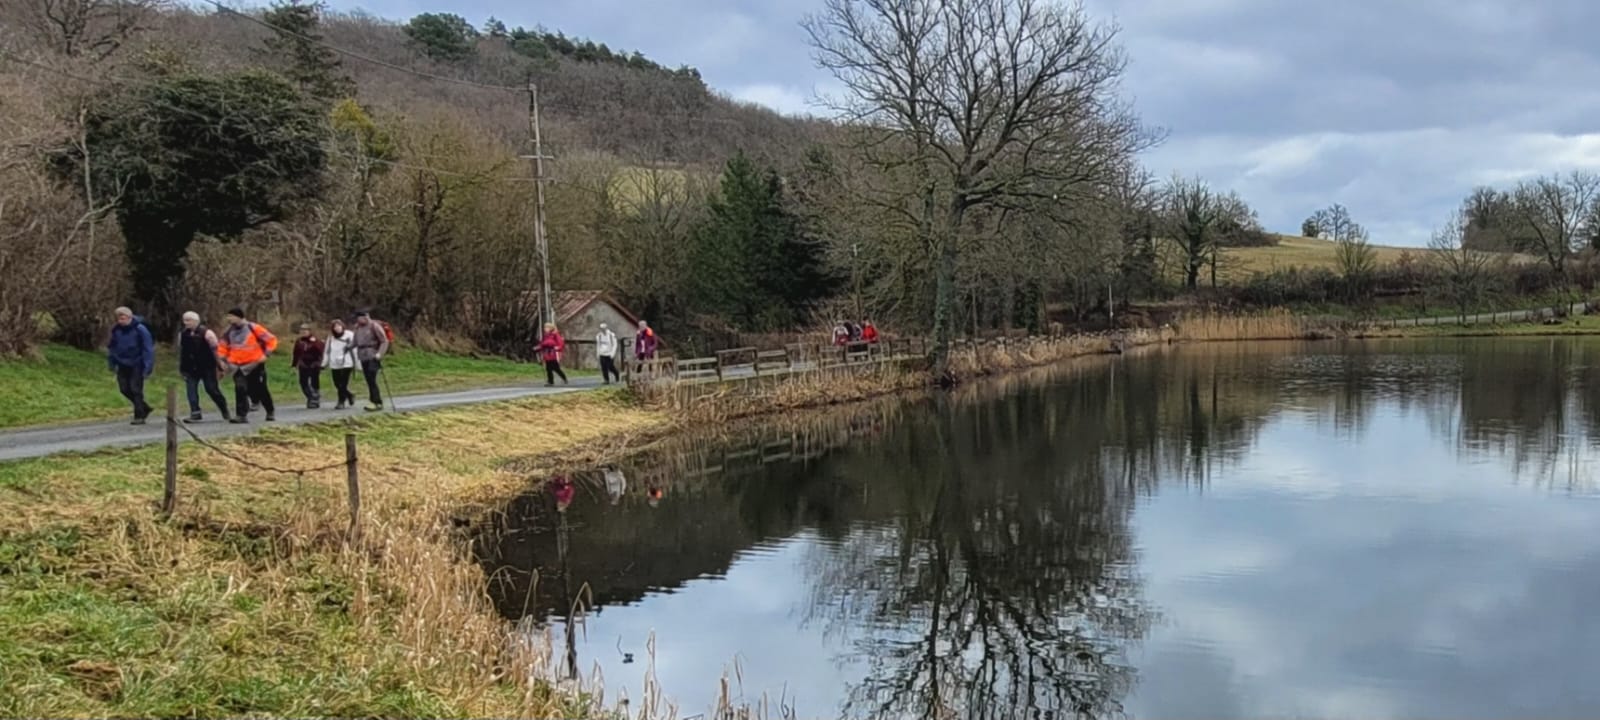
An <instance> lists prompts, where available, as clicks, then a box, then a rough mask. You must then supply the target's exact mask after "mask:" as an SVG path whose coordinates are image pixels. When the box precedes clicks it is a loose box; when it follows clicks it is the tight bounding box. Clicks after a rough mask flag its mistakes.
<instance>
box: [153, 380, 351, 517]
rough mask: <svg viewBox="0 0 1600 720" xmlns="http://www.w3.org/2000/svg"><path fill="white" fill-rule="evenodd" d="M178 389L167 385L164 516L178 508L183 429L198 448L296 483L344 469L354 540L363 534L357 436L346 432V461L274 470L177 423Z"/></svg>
mask: <svg viewBox="0 0 1600 720" xmlns="http://www.w3.org/2000/svg"><path fill="white" fill-rule="evenodd" d="M177 408H178V386H177V385H176V384H174V383H169V384H168V385H167V457H166V459H167V463H166V478H165V480H166V482H165V486H164V490H163V493H162V496H161V514H162V515H164V516H166V517H171V516H172V513H173V511H174V510H176V509H177V505H178V431H179V430H182V431H183V433H184V434H185V435H188V436H189V439H190V440H192V441H193V442H194V443H195V444H196V445H199V446H200V447H203V448H205V449H207V450H209V451H211V452H213V453H216V454H217V455H219V456H221V457H223V458H226V459H228V460H231V461H233V462H235V463H238V464H240V465H243V466H245V467H247V468H250V469H252V470H257V471H260V472H267V473H274V474H278V475H292V476H294V477H295V479H296V481H297V482H298V481H300V480H303V479H305V476H307V475H310V474H313V473H320V472H327V471H329V470H336V469H338V468H341V467H342V468H344V469H345V491H346V493H347V494H348V496H349V501H350V528H349V536H350V538H351V539H355V538H358V537H359V536H360V534H361V461H360V456H359V455H358V453H357V452H356V436H355V433H345V436H344V459H342V460H339V461H337V462H330V463H327V464H325V465H317V466H314V467H298V468H295V467H275V466H272V465H267V464H265V463H261V462H257V461H255V460H251V459H250V458H247V457H244V456H243V455H240V454H239V453H237V452H234V451H232V450H229V449H227V448H224V447H222V446H220V445H218V444H216V443H214V442H211V441H210V440H207V439H205V438H203V437H201V436H200V435H199V434H198V433H196V432H195V431H194V430H191V429H190V428H188V427H187V426H185V425H184V424H183V423H182V422H179V420H178V413H177Z"/></svg>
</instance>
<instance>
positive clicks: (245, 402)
mask: <svg viewBox="0 0 1600 720" xmlns="http://www.w3.org/2000/svg"><path fill="white" fill-rule="evenodd" d="M251 400H254V401H256V402H258V403H260V404H261V409H263V410H266V411H267V414H268V415H271V414H272V413H274V412H276V409H275V408H273V407H272V390H271V389H269V388H268V387H267V366H266V365H258V366H257V367H256V369H254V370H252V371H250V372H236V373H234V374H233V403H234V405H235V406H237V410H236V412H237V414H238V415H239V417H244V416H246V415H248V414H249V413H250V401H251Z"/></svg>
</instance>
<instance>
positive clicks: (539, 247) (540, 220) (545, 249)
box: [522, 79, 555, 323]
mask: <svg viewBox="0 0 1600 720" xmlns="http://www.w3.org/2000/svg"><path fill="white" fill-rule="evenodd" d="M528 132H529V133H531V134H532V135H533V154H532V155H523V156H522V157H524V158H527V159H529V160H532V161H533V194H534V205H533V246H534V251H535V252H536V253H537V254H538V255H539V319H540V320H542V321H543V322H547V323H551V322H555V309H554V308H552V307H551V306H550V243H549V240H548V239H546V238H545V235H544V161H545V160H546V157H545V154H544V144H543V142H542V139H541V138H540V136H539V86H538V85H535V84H534V82H533V80H532V79H530V80H528ZM551 159H553V158H551Z"/></svg>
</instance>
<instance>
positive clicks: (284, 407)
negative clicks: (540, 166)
mask: <svg viewBox="0 0 1600 720" xmlns="http://www.w3.org/2000/svg"><path fill="white" fill-rule="evenodd" d="M597 387H600V379H599V378H596V377H575V378H573V379H572V384H571V385H558V386H556V387H553V388H547V387H545V386H544V385H543V384H540V385H536V386H535V385H524V386H515V387H498V388H484V389H479V390H461V391H458V392H441V393H427V394H422V395H403V396H401V397H400V398H399V399H398V401H391V402H390V403H389V405H390V409H388V410H385V411H384V412H411V411H413V410H431V409H435V408H441V407H449V406H451V405H468V404H473V403H487V402H498V401H501V400H514V399H517V398H523V397H532V396H537V395H559V394H562V393H569V392H578V391H583V390H593V389H595V388H597ZM148 389H149V391H150V392H152V394H154V397H152V398H151V400H152V401H153V402H152V404H154V405H156V406H157V407H156V412H155V414H154V415H151V416H150V422H149V424H147V425H129V424H128V421H127V420H126V419H124V420H117V421H111V422H93V423H81V424H75V425H56V426H50V427H41V428H25V429H20V430H5V431H0V462H4V461H8V460H21V459H23V458H34V457H43V456H46V455H54V454H56V453H62V452H89V451H91V450H99V449H101V448H110V447H128V446H134V445H148V444H153V443H160V442H164V441H165V440H166V428H165V427H164V420H165V417H164V413H165V411H166V410H165V400H164V398H163V397H161V396H162V394H164V393H165V389H164V387H163V386H161V385H155V384H152V385H151V386H150V387H149V388H148ZM358 394H359V393H358ZM229 399H230V400H231V399H232V398H231V396H230V398H229ZM276 399H277V400H278V413H277V416H278V420H277V422H273V423H268V422H266V415H265V414H264V413H261V412H253V413H250V424H248V425H231V424H228V423H225V422H223V421H222V418H221V417H220V416H218V415H217V414H216V408H215V407H213V406H211V405H210V404H209V403H210V401H209V400H207V401H206V404H205V406H204V410H205V411H206V419H205V422H202V423H197V424H194V425H189V426H188V427H189V429H191V430H193V431H194V432H195V434H196V435H199V436H201V437H204V438H213V437H228V436H232V435H245V434H249V433H253V432H256V431H258V430H260V429H261V428H263V427H272V426H278V425H305V424H308V423H317V422H328V421H330V420H336V419H339V418H345V417H359V416H362V415H366V414H367V413H365V412H363V411H362V410H361V409H360V408H359V407H358V408H356V409H354V410H333V409H332V408H333V405H332V404H331V403H330V404H327V405H324V406H323V407H322V408H321V409H319V410H307V409H306V407H305V401H304V400H303V399H302V398H301V397H300V396H299V395H298V394H297V395H295V396H294V397H290V398H276ZM178 408H179V410H178V411H179V416H180V417H184V416H187V415H188V413H189V406H188V403H187V402H185V401H184V399H183V393H182V390H181V388H180V390H179V394H178ZM179 438H180V440H188V436H187V435H185V434H183V433H179Z"/></svg>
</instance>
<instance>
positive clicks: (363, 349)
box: [355, 310, 389, 412]
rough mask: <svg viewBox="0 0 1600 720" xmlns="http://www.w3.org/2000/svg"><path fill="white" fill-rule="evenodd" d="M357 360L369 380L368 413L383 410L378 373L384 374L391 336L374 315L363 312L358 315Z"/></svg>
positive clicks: (362, 373)
mask: <svg viewBox="0 0 1600 720" xmlns="http://www.w3.org/2000/svg"><path fill="white" fill-rule="evenodd" d="M355 343H356V360H358V361H359V362H360V363H361V375H362V377H365V378H366V379H367V400H368V403H367V407H366V410H367V412H376V411H378V410H382V409H383V393H380V392H378V373H380V372H383V356H384V354H385V353H387V352H389V334H388V333H387V332H384V330H383V325H382V324H380V323H378V322H377V321H376V320H373V319H372V314H371V313H369V312H367V311H365V310H362V311H361V312H358V313H356V329H355Z"/></svg>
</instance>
